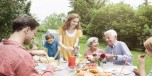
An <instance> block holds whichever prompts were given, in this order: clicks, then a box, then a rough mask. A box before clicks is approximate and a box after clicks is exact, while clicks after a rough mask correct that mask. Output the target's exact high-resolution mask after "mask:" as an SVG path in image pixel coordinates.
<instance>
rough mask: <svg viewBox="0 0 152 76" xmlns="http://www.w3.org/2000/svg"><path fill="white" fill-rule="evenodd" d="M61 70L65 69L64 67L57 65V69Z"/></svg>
mask: <svg viewBox="0 0 152 76" xmlns="http://www.w3.org/2000/svg"><path fill="white" fill-rule="evenodd" d="M60 70H63V67H61V66H57V67H56V68H55V71H60Z"/></svg>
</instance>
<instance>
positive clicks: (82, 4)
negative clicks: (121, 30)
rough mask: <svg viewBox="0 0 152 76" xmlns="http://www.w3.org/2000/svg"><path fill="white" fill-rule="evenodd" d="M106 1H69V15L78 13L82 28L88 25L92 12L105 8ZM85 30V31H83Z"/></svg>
mask: <svg viewBox="0 0 152 76" xmlns="http://www.w3.org/2000/svg"><path fill="white" fill-rule="evenodd" d="M106 1H107V0H70V4H71V7H72V8H73V10H72V11H70V12H69V13H78V14H79V15H80V17H81V22H82V27H83V28H86V25H87V24H89V23H90V21H91V19H92V16H93V15H94V14H93V13H94V11H95V10H98V9H100V8H101V7H102V6H105V3H106ZM84 30H85V29H84Z"/></svg>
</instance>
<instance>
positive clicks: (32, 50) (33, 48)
mask: <svg viewBox="0 0 152 76" xmlns="http://www.w3.org/2000/svg"><path fill="white" fill-rule="evenodd" d="M28 52H29V53H30V54H31V55H32V56H34V55H38V56H46V55H47V54H46V53H45V52H44V51H43V50H39V48H38V45H37V44H33V43H32V44H30V50H29V51H28Z"/></svg>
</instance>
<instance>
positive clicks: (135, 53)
mask: <svg viewBox="0 0 152 76" xmlns="http://www.w3.org/2000/svg"><path fill="white" fill-rule="evenodd" d="M88 38H89V37H88V36H83V37H82V38H81V39H80V42H79V45H80V51H79V52H80V54H81V55H82V56H81V57H80V58H82V57H83V54H84V51H85V50H87V49H88V47H87V45H86V42H87V39H88ZM99 48H100V49H103V50H105V49H106V45H104V44H102V43H100V45H99ZM131 53H132V55H133V58H134V60H133V65H134V66H137V67H138V66H139V64H138V61H137V59H138V55H140V54H145V52H140V51H137V50H136V51H135V50H131ZM151 60H152V59H151V58H150V57H148V56H146V72H147V73H149V72H150V69H151V65H152V62H150V61H151Z"/></svg>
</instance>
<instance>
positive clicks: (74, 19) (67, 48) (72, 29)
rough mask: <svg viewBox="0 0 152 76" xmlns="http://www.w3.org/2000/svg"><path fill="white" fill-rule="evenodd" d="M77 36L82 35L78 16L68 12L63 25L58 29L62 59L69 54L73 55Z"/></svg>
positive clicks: (76, 45)
mask: <svg viewBox="0 0 152 76" xmlns="http://www.w3.org/2000/svg"><path fill="white" fill-rule="evenodd" d="M79 37H82V30H81V27H80V16H79V15H78V14H70V15H69V16H68V18H67V20H66V21H65V23H64V25H63V26H62V27H61V28H60V29H59V44H60V46H61V47H62V55H63V59H64V60H66V61H67V60H68V57H69V56H73V54H74V49H75V48H77V47H78V43H79Z"/></svg>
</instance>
